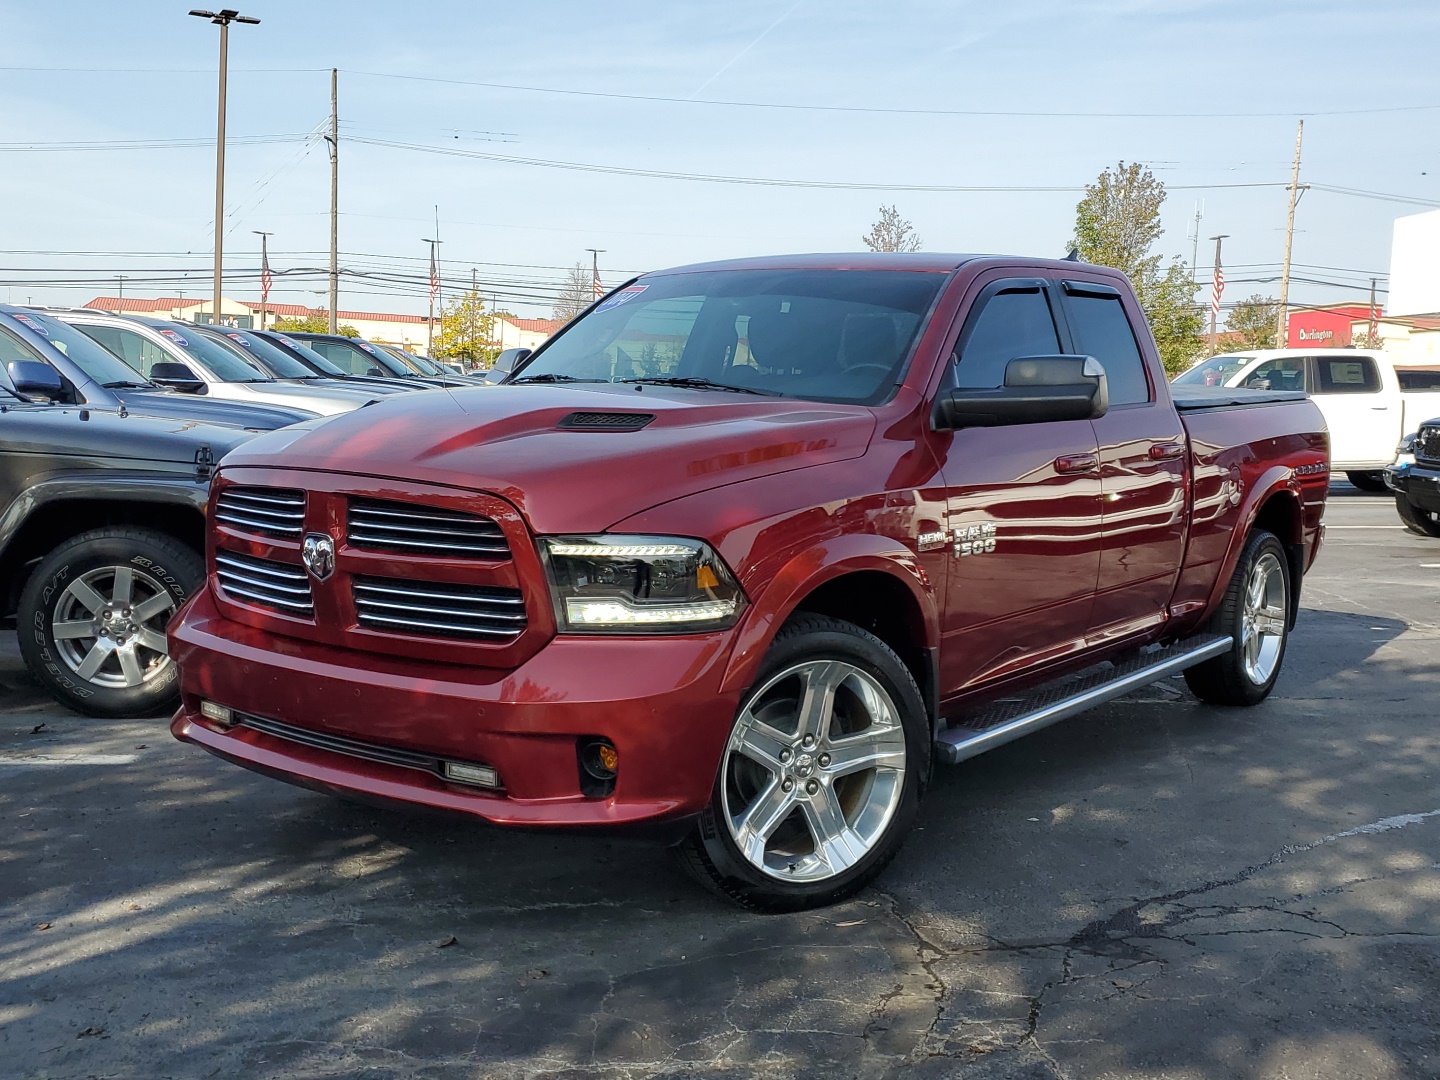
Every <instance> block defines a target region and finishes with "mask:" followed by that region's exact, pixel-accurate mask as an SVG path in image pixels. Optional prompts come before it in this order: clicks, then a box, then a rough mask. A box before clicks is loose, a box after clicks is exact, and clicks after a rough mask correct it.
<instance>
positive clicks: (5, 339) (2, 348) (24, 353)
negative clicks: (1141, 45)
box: [0, 330, 45, 386]
mask: <svg viewBox="0 0 1440 1080" xmlns="http://www.w3.org/2000/svg"><path fill="white" fill-rule="evenodd" d="M16 360H35V361H38V362H40V363H42V364H43V363H44V362H45V361H43V360H41V359H40V357H39V355H38V354H37V353H36V352H35V351H34V350H33V349H31V348H30V346H28V345H26V344H25V343H24V342H22V341H20V340H19V339H18V338H13V337H11V336H10V334H9V332H8V331H5V330H0V378H4V372H5V369H6V368H8V367H9V366H10V364H11V363H13V362H14V361H16ZM5 385H6V386H9V385H10V381H9V380H8V379H6V380H5Z"/></svg>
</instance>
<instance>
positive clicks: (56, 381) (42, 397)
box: [5, 360, 65, 401]
mask: <svg viewBox="0 0 1440 1080" xmlns="http://www.w3.org/2000/svg"><path fill="white" fill-rule="evenodd" d="M5 370H6V371H8V372H9V373H10V381H11V382H13V383H14V384H15V392H16V393H17V394H19V395H20V396H21V397H25V398H29V399H30V400H31V401H59V400H60V398H62V397H63V396H64V395H65V384H64V383H63V382H61V381H60V373H59V372H58V371H56V370H55V369H54V368H52V367H51V366H50V365H49V364H42V363H41V362H40V361H39V360H11V361H10V363H9V364H7V365H6V366H5Z"/></svg>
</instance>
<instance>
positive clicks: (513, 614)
mask: <svg viewBox="0 0 1440 1080" xmlns="http://www.w3.org/2000/svg"><path fill="white" fill-rule="evenodd" d="M351 587H352V589H353V595H354V599H355V621H356V622H357V623H359V624H360V625H361V626H363V627H365V628H367V629H369V630H383V631H387V632H389V633H392V634H422V635H427V636H431V637H446V638H458V639H462V640H466V641H484V642H494V643H496V644H506V643H508V642H511V641H514V640H515V639H516V638H518V637H519V636H520V635H521V634H522V633H523V632H524V630H525V626H526V616H525V598H524V596H523V595H521V593H520V591H519V590H518V589H505V588H500V587H496V586H487V585H455V584H450V583H447V582H439V581H408V580H403V579H400V578H379V577H359V576H357V577H355V578H353V579H352V582H351Z"/></svg>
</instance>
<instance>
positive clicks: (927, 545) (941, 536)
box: [917, 529, 950, 551]
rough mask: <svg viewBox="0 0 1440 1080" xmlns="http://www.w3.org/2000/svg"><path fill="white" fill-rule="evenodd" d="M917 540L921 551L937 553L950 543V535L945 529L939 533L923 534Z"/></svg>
mask: <svg viewBox="0 0 1440 1080" xmlns="http://www.w3.org/2000/svg"><path fill="white" fill-rule="evenodd" d="M917 540H918V546H919V549H920V550H921V551H935V550H937V549H939V548H943V547H944V546H945V545H946V544H948V543H949V542H950V534H949V533H948V532H946V531H945V530H944V529H941V530H940V531H939V532H923V533H921V534H920V536H919V537H918V538H917Z"/></svg>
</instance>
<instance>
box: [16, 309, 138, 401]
mask: <svg viewBox="0 0 1440 1080" xmlns="http://www.w3.org/2000/svg"><path fill="white" fill-rule="evenodd" d="M12 314H13V317H14V318H15V319H16V320H18V321H19V322H22V323H24V324H25V325H26V326H28V327H29V328H30V329H31V330H34V331H35V332H36V333H37V334H39V335H40V336H41V337H43V338H45V339H46V340H47V341H49V342H50V344H51V345H54V346H55V348H57V349H59V350H60V351H61V352H62V353H64V354H65V355H66V356H68V357H69V358H70V361H71V363H73V364H74V365H75V366H76V367H78V368H79V369H80V370H81V371H83V372H84V373H85V374H86V375H88V376H89V377H90V378H92V379H94V380H95V381H96V382H97V383H99V384H100V385H101V386H105V385H106V384H123V383H133V384H135V385H137V386H144V385H145V381H144V380H143V379H142V378H141V377H140V375H139V374H138V373H137V372H136V371H135V369H134V368H132V367H131V366H130V365H129V364H127V363H125V361H123V360H121V359H120V358H119V357H117V356H115V355H114V354H113V353H111V352H110V351H109V350H108V349H106V348H105V346H103V345H101V344H99V343H98V342H97V341H95V340H94V339H93V338H90V337H88V336H86V335H85V334H83V333H81V332H80V331H79V330H77V329H76V328H75V327H73V326H71V325H70V324H69V323H63V322H61V321H60V320H59V319H56V318H52V317H51V316H49V315H41V314H40V313H39V312H35V311H25V312H14V313H12Z"/></svg>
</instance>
